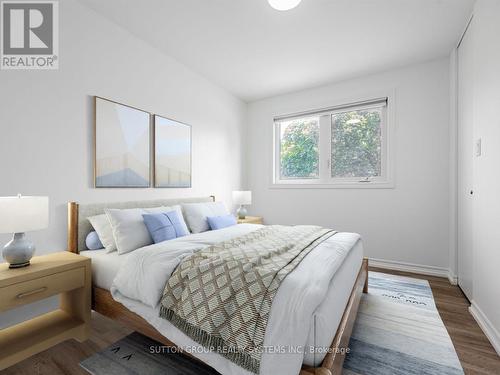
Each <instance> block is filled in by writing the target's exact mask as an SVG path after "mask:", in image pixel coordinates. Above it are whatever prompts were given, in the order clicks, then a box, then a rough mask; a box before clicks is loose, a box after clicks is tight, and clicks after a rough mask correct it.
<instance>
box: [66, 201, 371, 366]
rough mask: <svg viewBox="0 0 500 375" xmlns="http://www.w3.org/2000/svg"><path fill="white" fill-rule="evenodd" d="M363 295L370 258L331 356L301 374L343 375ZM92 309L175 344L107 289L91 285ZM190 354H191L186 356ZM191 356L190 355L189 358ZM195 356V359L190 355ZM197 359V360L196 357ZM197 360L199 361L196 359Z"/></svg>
mask: <svg viewBox="0 0 500 375" xmlns="http://www.w3.org/2000/svg"><path fill="white" fill-rule="evenodd" d="M68 251H70V252H72V253H77V254H78V252H79V251H78V203H76V202H69V203H68ZM362 293H368V259H366V258H364V259H363V262H362V264H361V267H360V269H359V272H358V276H357V278H356V281H355V283H354V286H353V288H352V291H351V295H350V297H349V301H348V302H347V306H346V308H345V310H344V314H343V315H342V319H341V321H340V324H339V327H338V329H337V333H336V334H335V337H334V338H333V341H332V344H331V346H330V349H331V350H330V351H329V353H328V354H327V355H326V356H325V358H324V359H323V362H322V363H321V366H319V367H310V366H306V365H303V366H302V369H301V371H300V374H299V375H311V374H316V375H340V374H342V367H343V363H344V359H345V355H346V350H347V349H348V346H349V339H350V337H351V333H352V328H353V326H354V322H355V320H356V316H357V313H358V308H359V303H360V301H361V295H362ZM92 309H93V310H94V311H96V312H98V313H100V314H102V315H104V316H107V317H108V318H111V319H113V320H115V321H118V322H120V323H122V324H124V325H125V326H127V327H129V328H131V329H133V330H135V331H137V332H140V333H142V334H143V335H145V336H148V337H150V338H152V339H154V340H156V341H158V342H160V343H162V344H164V345H166V346H170V347H176V345H175V344H174V343H173V342H171V341H170V340H168V339H167V338H166V337H165V336H163V335H162V334H161V333H160V332H158V331H157V330H156V329H155V328H154V327H153V326H152V325H150V324H149V323H148V322H146V320H144V319H143V318H141V317H140V316H139V315H137V314H135V313H133V312H132V311H130V310H129V309H127V308H126V307H125V306H123V305H122V304H121V303H119V302H116V301H115V300H114V299H113V297H112V296H111V293H110V292H109V291H107V290H106V289H102V288H98V287H96V286H92ZM184 354H187V355H189V354H188V353H184ZM190 356H191V355H190ZM191 357H192V356H191ZM193 358H194V357H193ZM194 359H195V360H198V361H199V359H198V358H194Z"/></svg>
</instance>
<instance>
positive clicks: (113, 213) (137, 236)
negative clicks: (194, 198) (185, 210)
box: [105, 206, 187, 254]
mask: <svg viewBox="0 0 500 375" xmlns="http://www.w3.org/2000/svg"><path fill="white" fill-rule="evenodd" d="M174 210H175V211H178V212H179V214H180V215H179V216H180V217H182V212H181V207H180V206H172V207H155V208H147V209H146V208H144V209H143V208H130V209H124V210H120V209H112V208H109V209H106V210H105V212H106V215H107V216H108V219H109V223H110V224H111V228H112V230H113V237H114V239H115V243H116V248H117V250H118V254H125V253H129V252H131V251H133V250H136V249H139V248H141V247H144V246H148V245H151V244H153V239H152V238H151V235H150V234H149V231H148V228H147V227H146V224H144V219H143V217H142V215H143V214H151V213H161V212H168V211H174ZM186 231H187V227H186Z"/></svg>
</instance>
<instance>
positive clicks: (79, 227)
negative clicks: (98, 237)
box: [68, 195, 215, 253]
mask: <svg viewBox="0 0 500 375" xmlns="http://www.w3.org/2000/svg"><path fill="white" fill-rule="evenodd" d="M213 201H215V197H214V196H213V195H212V196H209V197H196V198H180V199H154V200H144V201H130V202H108V203H89V204H78V203H77V202H69V203H68V251H71V252H72V253H79V252H80V251H82V250H86V249H87V247H86V246H85V238H86V237H87V235H88V234H89V233H90V232H91V231H92V226H91V225H90V222H89V221H88V220H87V218H88V217H90V216H95V215H100V214H103V213H104V209H106V208H149V207H160V206H173V205H176V204H181V203H201V202H213Z"/></svg>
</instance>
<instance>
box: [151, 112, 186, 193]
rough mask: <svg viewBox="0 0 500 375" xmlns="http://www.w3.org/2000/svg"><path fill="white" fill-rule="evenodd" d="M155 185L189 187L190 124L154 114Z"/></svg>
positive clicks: (160, 186)
mask: <svg viewBox="0 0 500 375" xmlns="http://www.w3.org/2000/svg"><path fill="white" fill-rule="evenodd" d="M154 125H155V132H154V137H155V164H154V165H155V171H154V172H155V173H154V174H155V187H159V188H162V187H166V188H189V187H191V126H189V125H186V124H183V123H181V122H178V121H175V120H170V119H168V118H165V117H161V116H158V115H155V116H154Z"/></svg>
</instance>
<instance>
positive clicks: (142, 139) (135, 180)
mask: <svg viewBox="0 0 500 375" xmlns="http://www.w3.org/2000/svg"><path fill="white" fill-rule="evenodd" d="M95 116H96V117H95V187H99V188H100V187H149V186H150V147H149V145H150V121H151V120H150V114H149V113H147V112H144V111H141V110H139V109H136V108H133V107H129V106H126V105H123V104H119V103H116V102H113V101H110V100H107V99H103V98H100V97H96V98H95Z"/></svg>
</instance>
